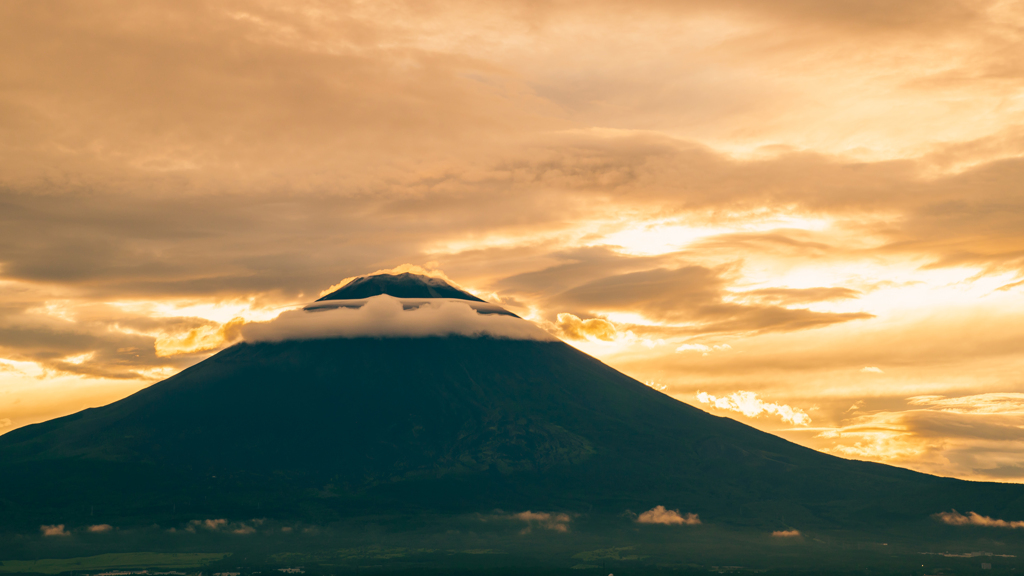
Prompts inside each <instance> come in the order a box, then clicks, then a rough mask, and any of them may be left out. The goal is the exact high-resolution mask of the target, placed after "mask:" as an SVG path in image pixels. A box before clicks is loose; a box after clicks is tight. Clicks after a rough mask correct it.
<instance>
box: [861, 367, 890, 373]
mask: <svg viewBox="0 0 1024 576" xmlns="http://www.w3.org/2000/svg"><path fill="white" fill-rule="evenodd" d="M860 371H861V372H863V373H865V374H885V372H883V371H882V369H881V368H878V367H877V366H865V367H863V368H861V369H860Z"/></svg>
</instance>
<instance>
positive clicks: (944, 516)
mask: <svg viewBox="0 0 1024 576" xmlns="http://www.w3.org/2000/svg"><path fill="white" fill-rule="evenodd" d="M934 518H935V519H937V520H939V521H941V522H945V523H946V524H951V525H953V526H989V527H992V528H1024V521H1021V520H1014V521H1010V522H1007V521H1006V520H999V519H997V518H990V517H988V516H982V515H981V514H978V513H977V512H968V513H967V515H966V516H964V515H963V514H961V513H959V512H957V511H956V510H953V511H952V512H939V513H938V514H935V515H934Z"/></svg>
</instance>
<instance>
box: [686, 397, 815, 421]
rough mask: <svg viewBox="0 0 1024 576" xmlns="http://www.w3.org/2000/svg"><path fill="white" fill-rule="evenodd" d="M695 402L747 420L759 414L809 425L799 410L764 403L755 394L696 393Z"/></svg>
mask: <svg viewBox="0 0 1024 576" xmlns="http://www.w3.org/2000/svg"><path fill="white" fill-rule="evenodd" d="M697 401H698V402H700V403H701V404H710V405H712V406H714V407H715V408H718V409H721V410H731V411H733V412H739V413H741V414H743V415H744V416H747V417H749V418H756V417H758V416H760V415H761V414H774V415H776V416H778V417H779V418H782V421H783V422H789V423H790V424H796V425H798V426H807V425H808V424H810V423H811V417H810V416H808V415H807V413H806V412H804V411H803V410H801V409H800V408H794V407H792V406H788V405H786V404H776V403H769V402H765V401H764V400H761V399H760V398H758V397H757V393H755V392H747V391H745V390H740V391H739V392H735V393H733V394H730V395H728V396H722V397H717V396H712V395H711V394H708V393H707V392H698V393H697Z"/></svg>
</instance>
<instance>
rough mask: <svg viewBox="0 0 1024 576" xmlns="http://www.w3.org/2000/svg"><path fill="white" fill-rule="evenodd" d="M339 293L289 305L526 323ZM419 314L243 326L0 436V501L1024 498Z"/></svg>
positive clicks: (324, 505)
mask: <svg viewBox="0 0 1024 576" xmlns="http://www.w3.org/2000/svg"><path fill="white" fill-rule="evenodd" d="M358 300H365V301H366V302H365V303H362V304H353V306H357V307H358V308H357V309H355V310H352V309H349V308H340V309H334V310H327V311H322V310H321V311H305V310H298V311H294V312H293V314H294V315H296V317H300V318H306V317H309V318H318V319H322V320H317V322H326V323H341V324H344V323H346V322H350V321H356V320H358V321H361V322H363V321H367V319H366V318H364V317H362V316H359V315H360V314H364V313H365V314H376V312H374V310H376V308H374V307H375V306H381V310H384V313H382V314H384V316H386V317H387V318H389V319H390V320H389V322H393V323H403V322H419V321H421V320H423V319H427V320H429V321H433V320H436V319H441V320H443V321H445V322H448V321H450V318H457V319H458V321H459V322H462V321H464V320H466V319H467V318H468V319H470V320H472V321H473V322H492V323H493V322H498V323H501V322H507V323H513V324H516V325H519V324H518V323H523V324H529V323H527V321H525V320H522V319H519V318H509V317H507V316H501V315H496V316H495V315H490V316H489V315H488V313H487V312H486V310H482V309H476V308H471V307H470V305H473V306H478V307H484V306H493V305H490V304H487V303H484V302H483V301H482V300H480V299H479V298H476V297H474V296H472V295H470V294H467V293H465V292H462V291H461V290H458V289H456V288H454V287H452V286H450V285H448V284H447V283H445V282H443V281H441V280H438V279H433V278H425V277H422V276H416V275H412V274H401V275H377V276H369V277H364V278H359V279H356V280H353V281H352V282H350V283H349V284H347V285H346V286H344V287H342V288H341V289H339V290H337V291H335V292H333V293H332V294H330V295H328V296H326V297H325V298H324V299H322V301H323V303H327V302H332V301H352V302H356V301H358ZM424 300H430V301H434V300H436V301H437V303H438V306H437V307H436V308H433V307H431V305H430V304H431V303H430V302H428V305H421V304H416V302H420V301H424ZM451 300H458V301H462V302H464V303H463V304H459V303H458V302H455V303H454V304H453V303H452V302H451ZM375 302H376V303H380V304H374V303H375ZM396 302H404V303H405V304H402V305H398V303H396ZM410 302H412V303H413V304H410ZM407 306H412V308H411V309H409V308H407ZM417 306H418V307H417ZM424 306H426V307H424ZM452 306H455V308H451V307H452ZM449 309H452V310H455V309H457V310H458V315H457V316H451V317H449V316H445V315H441V312H442V311H444V310H449ZM367 310H369V312H367ZM332 314H335V315H336V316H330V315H332ZM431 314H437V315H435V316H431ZM446 314H447V313H446ZM360 318H362V320H359V319H360ZM368 318H369V319H370V320H371V321H367V325H375V324H374V322H376V320H375V319H376V318H377V317H376V316H372V315H371V316H369V317H368ZM534 329H537V328H536V327H534ZM537 330H539V329H537ZM436 333H437V332H436V331H427V332H422V334H424V335H423V336H421V337H408V336H401V335H397V336H396V335H391V336H389V337H381V336H380V335H370V336H359V335H358V334H356V333H350V332H346V333H343V334H342V335H341V336H329V337H328V336H323V337H318V336H316V335H315V334H313V335H310V334H306V335H305V336H303V337H290V336H280V337H278V338H276V339H267V340H265V341H252V342H242V343H240V344H236V345H234V346H232V347H230V348H228V349H226V350H223V351H221V352H219V353H217V354H215V355H213V356H212V357H210V358H208V359H206V360H204V361H202V362H200V363H198V364H196V365H195V366H192V367H191V368H188V369H187V370H184V371H182V372H181V373H179V374H177V375H175V376H173V377H171V378H168V379H167V380H164V381H162V382H159V383H156V384H154V385H152V386H150V387H148V388H146V389H144V390H141V391H139V392H138V393H136V394H133V395H131V396H129V397H127V398H125V399H123V400H120V401H118V402H114V403H113V404H110V405H108V406H104V407H101V408H94V409H88V410H84V411H82V412H79V413H76V414H72V415H70V416H66V417H63V418H58V419H55V420H51V421H49V422H44V423H42V424H35V425H31V426H26V427H24V428H21V429H18V430H14V431H13V432H10V433H8V434H5V435H3V436H0V462H2V463H3V473H2V474H0V513H2V516H3V518H5V521H6V522H8V523H9V525H18V526H38V525H41V524H43V525H53V524H57V523H61V524H67V525H68V526H72V525H85V524H96V523H98V522H100V521H102V522H104V523H105V524H112V525H128V524H135V525H147V526H148V525H152V524H153V523H160V524H162V525H167V524H170V525H175V524H176V523H177V525H179V526H181V525H184V524H183V523H186V522H189V521H191V520H193V519H195V518H213V519H216V518H228V519H230V518H254V517H268V518H272V519H277V520H281V521H284V520H288V521H300V522H307V523H321V524H322V523H325V522H332V521H342V520H344V519H351V518H359V517H367V516H373V517H389V518H397V517H402V518H414V517H415V518H420V517H426V516H424V515H427V516H429V517H431V518H435V519H436V518H449V517H455V516H458V515H467V514H491V513H492V512H493V511H494V510H496V509H500V510H506V511H508V510H512V511H530V510H533V511H536V510H551V511H555V512H557V514H558V515H556V516H552V517H557V518H566V519H571V518H582V517H583V516H581V515H585V516H586V518H589V519H590V520H589V521H591V522H605V523H606V524H607V525H608V526H619V525H623V526H630V525H631V524H630V523H631V522H634V521H635V520H631V519H630V518H633V519H635V518H636V515H635V514H633V516H630V515H629V514H630V513H631V511H632V512H639V511H643V510H653V509H654V508H655V507H657V506H663V507H666V509H668V510H670V511H671V510H680V511H682V512H683V513H693V514H694V516H693V518H697V515H699V518H700V521H701V522H703V523H705V524H711V525H721V526H734V527H747V528H749V529H756V530H761V531H769V532H770V531H773V530H775V531H780V532H781V533H784V534H790V533H792V529H793V527H794V526H796V527H798V528H799V529H800V530H806V529H822V530H824V529H833V530H838V529H841V530H850V529H861V530H867V531H876V530H880V529H883V528H884V529H886V530H895V529H900V530H903V532H902V533H905V534H917V533H920V531H921V530H931V529H937V528H935V526H938V525H939V523H937V522H936V521H935V520H934V519H932V515H934V514H936V513H940V512H943V511H949V510H953V509H959V510H964V511H968V510H971V511H974V510H977V511H979V512H980V513H984V514H989V515H993V516H996V517H1021V516H1024V514H1022V513H1024V487H1021V486H1017V485H999V484H989V483H975V482H963V481H959V480H953V479H949V478H939V477H935V476H929V475H925V474H919V473H915V472H911V471H908V470H902V469H899V468H894V467H890V466H885V465H881V464H874V463H869V462H858V461H851V460H844V459H841V458H837V457H834V456H830V455H827V454H822V453H819V452H815V451H813V450H810V449H808V448H804V447H801V446H798V445H796V444H793V443H790V442H788V441H786V440H783V439H781V438H778V437H775V436H772V435H770V434H766V433H764V432H760V431H758V430H756V429H754V428H751V427H749V426H746V425H744V424H741V423H739V422H737V421H735V420H731V419H728V418H720V417H716V416H712V415H710V414H708V413H706V412H703V411H702V410H699V409H697V408H694V407H692V406H689V405H687V404H684V403H682V402H679V401H678V400H675V399H673V398H671V397H669V396H667V395H665V394H662V393H660V392H658V391H656V390H653V389H652V388H650V387H648V386H645V385H644V384H642V383H640V382H638V381H636V380H634V379H633V378H630V377H629V376H626V375H624V374H622V373H621V372H618V371H617V370H615V369H613V368H611V367H609V366H607V365H605V364H603V363H602V362H600V361H598V360H596V359H594V358H592V357H590V356H588V355H586V354H584V353H582V352H580V351H579V350H577V349H575V348H573V347H571V346H569V345H567V344H565V343H563V342H561V341H557V340H553V339H546V340H545V339H533V338H528V337H524V338H515V337H501V336H492V335H490V334H489V333H487V332H480V331H463V332H450V333H446V334H448V335H445V336H437V335H436ZM474 335H475V336H474ZM662 511H664V510H662ZM555 512H552V514H554V513H555ZM94 514H95V515H96V516H95V517H94V516H93V515H94ZM523 514H526V512H524V513H523ZM530 514H533V515H532V516H531V515H527V516H523V518H527V519H536V518H542V516H538V515H537V514H536V513H535V512H530ZM1000 515H1005V516H1000ZM680 518H681V517H680ZM409 522H412V523H413V524H416V523H417V522H419V520H409ZM437 522H442V524H443V522H445V521H442V520H437ZM566 522H568V520H566ZM557 526H562V527H563V528H564V527H565V525H564V523H563V524H557ZM947 528H949V527H947ZM439 529H440V528H439ZM616 529H617V528H616ZM745 529H746V528H745ZM949 529H954V528H949ZM956 529H958V528H956ZM442 533H444V530H442Z"/></svg>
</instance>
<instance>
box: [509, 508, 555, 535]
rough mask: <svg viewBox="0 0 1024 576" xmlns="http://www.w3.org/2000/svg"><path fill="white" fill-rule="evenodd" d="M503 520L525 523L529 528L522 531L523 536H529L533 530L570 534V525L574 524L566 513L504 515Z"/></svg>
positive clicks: (529, 512) (527, 512)
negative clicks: (539, 529)
mask: <svg viewBox="0 0 1024 576" xmlns="http://www.w3.org/2000/svg"><path fill="white" fill-rule="evenodd" d="M501 518H506V519H509V520H517V521H519V522H525V523H526V524H527V526H526V528H524V529H523V530H522V533H523V534H529V533H530V531H532V530H533V528H541V529H544V530H553V531H555V532H568V531H569V523H570V522H572V516H570V515H568V514H566V513H564V512H533V511H531V510H526V511H525V512H518V513H516V514H508V515H504V516H501Z"/></svg>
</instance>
